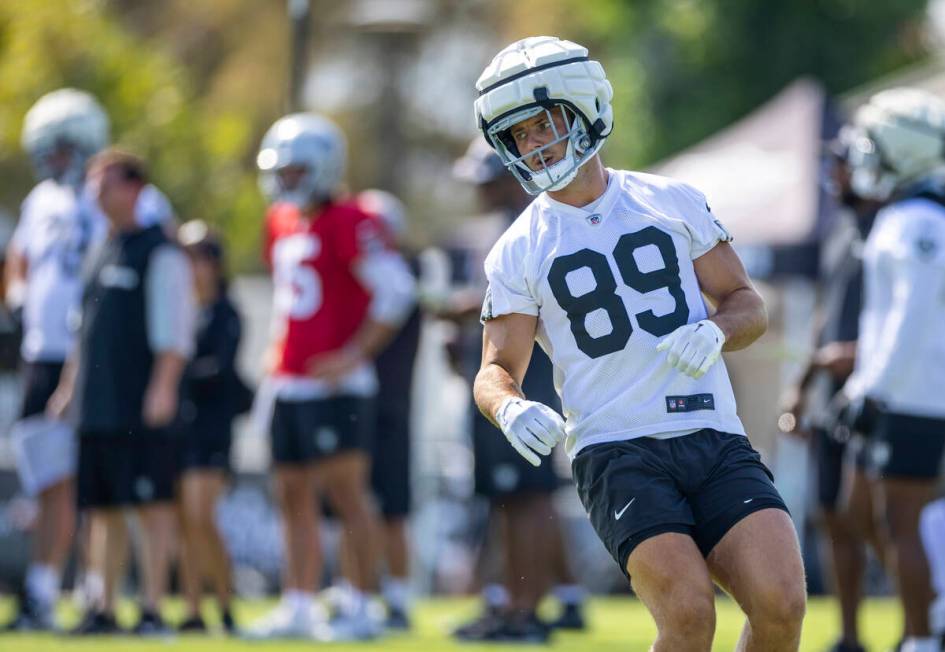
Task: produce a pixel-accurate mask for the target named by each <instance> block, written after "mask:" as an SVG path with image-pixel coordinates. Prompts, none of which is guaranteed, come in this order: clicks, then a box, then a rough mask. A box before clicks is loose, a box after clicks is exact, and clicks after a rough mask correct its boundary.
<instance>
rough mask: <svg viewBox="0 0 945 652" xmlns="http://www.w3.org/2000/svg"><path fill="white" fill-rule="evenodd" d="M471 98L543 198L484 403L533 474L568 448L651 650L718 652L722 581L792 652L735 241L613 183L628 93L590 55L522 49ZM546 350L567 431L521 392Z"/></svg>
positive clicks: (776, 645)
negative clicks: (616, 103)
mask: <svg viewBox="0 0 945 652" xmlns="http://www.w3.org/2000/svg"><path fill="white" fill-rule="evenodd" d="M476 87H477V89H478V91H479V97H478V99H477V100H476V102H475V113H476V119H477V122H478V125H479V127H480V129H481V130H482V132H483V134H484V136H485V137H486V140H487V141H488V142H489V144H490V145H492V147H493V148H495V150H496V152H497V153H498V154H499V156H500V157H502V159H503V161H504V163H505V164H506V166H507V167H508V168H509V169H510V170H511V171H512V173H513V174H514V175H515V176H516V177H517V178H518V179H519V181H520V182H521V184H522V186H523V187H524V188H525V189H526V190H527V191H528V192H529V193H531V194H535V195H538V197H537V198H536V199H535V201H534V202H532V204H531V205H530V206H529V207H528V208H526V209H525V211H524V212H523V213H522V214H521V216H519V218H518V219H517V220H516V221H515V222H514V223H513V224H512V226H511V227H510V228H509V229H508V230H507V231H506V232H505V233H504V234H503V236H502V237H501V238H500V239H499V241H498V242H497V243H496V245H495V247H494V248H493V249H492V251H491V252H490V254H489V256H488V257H487V259H486V263H485V270H486V275H487V277H488V280H489V290H488V292H487V295H486V299H485V302H484V305H483V309H482V320H483V321H484V323H485V331H484V342H483V355H482V366H481V369H480V371H479V373H478V375H477V377H476V382H475V386H474V395H475V399H476V403H477V405H478V406H479V408H480V410H481V411H482V412H483V414H485V415H486V417H488V418H489V419H491V420H492V421H493V422H494V423H495V424H496V425H497V426H498V427H499V428H501V429H502V432H503V433H504V434H505V436H506V438H507V439H508V441H509V443H510V444H511V445H512V447H513V448H515V450H517V451H518V452H519V453H520V454H521V455H522V456H523V457H525V458H526V459H527V460H529V461H530V462H531V463H532V464H535V465H538V464H541V457H542V456H545V455H549V454H550V453H551V450H552V448H553V447H554V446H555V445H556V444H558V443H560V442H564V445H565V450H566V451H567V453H568V455H569V456H570V458H571V460H572V471H573V474H574V478H575V481H576V484H577V490H578V494H579V495H580V498H581V501H582V503H583V504H584V507H585V509H586V510H587V512H588V515H589V516H590V520H591V523H592V524H593V526H594V528H595V529H596V531H597V533H598V535H599V536H600V539H601V540H602V541H603V542H604V544H605V546H606V547H607V549H608V550H609V551H610V553H611V554H612V555H613V557H614V559H615V560H616V561H617V563H618V565H619V566H620V568H621V569H622V570H623V571H624V572H625V573H626V575H627V577H628V578H629V579H630V582H631V584H632V586H633V589H634V591H635V592H636V594H637V596H639V597H640V599H641V600H643V602H644V604H645V605H646V606H647V608H648V609H649V611H650V613H651V614H652V616H653V618H654V620H655V621H656V626H657V638H656V641H655V643H654V645H653V648H652V649H653V650H655V651H656V652H661V651H664V650H672V651H674V652H678V651H680V650H709V649H711V647H712V638H713V635H714V630H715V591H714V586H713V582H715V583H717V584H718V585H720V586H721V587H722V588H724V589H725V590H726V591H727V592H729V593H730V594H731V595H732V596H733V597H734V598H735V600H736V601H737V603H738V604H739V605H740V606H741V607H742V609H743V610H744V611H745V613H746V615H747V617H748V622H747V624H746V626H745V629H744V632H743V635H742V639H741V642H740V643H739V649H741V650H755V651H762V650H764V651H765V652H779V651H782V650H797V649H798V646H799V642H800V634H801V624H802V621H803V617H804V611H805V607H806V592H805V582H804V568H803V564H802V562H801V556H800V549H799V546H798V542H797V536H796V533H795V531H794V527H793V525H792V522H791V519H790V516H789V515H788V513H787V509H786V508H785V505H784V502H783V500H782V499H781V497H780V496H779V494H778V492H777V490H776V489H775V487H774V484H773V482H772V477H771V474H770V472H769V471H768V469H767V468H766V467H765V466H764V464H763V463H762V462H761V458H760V456H759V454H758V453H757V452H756V451H755V450H754V449H753V448H752V446H751V444H750V443H749V441H748V438H747V437H746V435H745V429H744V427H743V426H742V423H741V421H740V419H739V418H738V415H737V414H736V407H735V398H734V393H733V391H732V386H731V382H730V380H729V377H728V373H727V371H726V368H725V364H724V362H722V361H721V360H720V354H721V352H722V350H723V349H724V350H728V351H734V350H738V349H742V348H745V347H746V346H748V345H749V344H751V342H753V341H754V340H755V339H757V338H758V337H759V336H760V335H761V334H762V333H763V332H764V331H765V329H766V327H767V315H766V311H765V307H764V303H763V301H762V299H761V297H760V296H759V295H758V293H757V292H756V291H755V290H754V288H753V287H752V284H751V281H750V280H749V278H748V276H747V274H746V273H745V270H744V268H743V266H742V264H741V262H740V260H739V259H738V256H737V255H736V254H735V252H734V250H733V249H732V247H731V245H730V244H729V241H730V240H731V237H730V236H729V234H728V232H727V231H726V230H725V228H724V227H723V226H722V225H721V223H720V222H719V220H718V219H717V218H715V217H714V215H713V214H712V213H711V212H710V210H709V207H708V205H707V204H706V200H705V197H704V196H703V195H702V194H701V193H700V192H698V191H697V190H695V189H694V188H692V187H690V186H687V185H685V184H683V183H680V182H676V181H673V180H671V179H667V178H663V177H658V176H654V175H649V174H642V173H636V172H627V171H622V170H614V169H609V168H606V167H604V165H603V162H602V161H601V158H600V156H599V154H598V153H599V151H600V148H601V146H602V145H603V144H604V142H605V141H606V139H607V137H608V136H609V135H610V134H611V131H612V129H613V127H614V116H613V108H612V105H611V100H612V96H613V90H612V88H611V85H610V83H609V82H608V81H607V77H606V75H605V73H604V69H603V67H602V66H601V65H600V64H599V63H598V62H596V61H593V60H591V59H589V58H588V51H587V49H586V48H584V47H582V46H580V45H577V44H575V43H572V42H570V41H565V40H561V39H558V38H554V37H545V36H541V37H531V38H526V39H523V40H521V41H517V42H515V43H513V44H511V45H509V46H508V47H506V48H505V49H503V50H502V51H501V52H499V53H498V54H497V55H496V56H495V58H494V59H493V60H492V62H491V63H490V64H489V65H488V66H487V67H486V69H485V71H484V72H483V73H482V75H481V76H480V77H479V80H478V81H477V83H476ZM703 295H704V296H706V297H708V299H709V300H710V302H711V303H712V304H713V308H714V312H713V313H712V315H711V317H710V316H709V310H708V308H707V306H706V304H705V303H704V301H703ZM535 339H537V340H538V342H539V344H540V345H541V346H542V348H543V349H544V350H545V351H546V352H547V353H548V355H549V357H550V358H551V361H552V363H553V365H554V370H555V386H556V389H557V390H558V393H559V395H560V397H561V402H562V408H563V412H564V415H565V416H564V417H562V416H561V415H560V414H558V413H557V412H555V411H554V410H552V409H551V408H550V407H548V406H546V405H544V404H541V403H537V402H533V401H530V400H528V397H527V396H525V395H524V394H523V392H522V390H521V383H522V379H523V377H524V375H525V370H526V369H527V367H528V363H529V358H530V355H531V350H532V342H533V340H535ZM536 545H542V542H536Z"/></svg>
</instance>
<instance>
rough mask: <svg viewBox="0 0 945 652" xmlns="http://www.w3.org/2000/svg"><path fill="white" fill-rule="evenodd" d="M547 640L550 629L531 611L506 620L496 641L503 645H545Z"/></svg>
mask: <svg viewBox="0 0 945 652" xmlns="http://www.w3.org/2000/svg"><path fill="white" fill-rule="evenodd" d="M549 638H551V627H549V626H548V624H547V623H545V622H542V621H541V620H539V619H538V616H537V615H535V612H534V611H532V612H529V613H524V614H518V615H514V616H510V617H508V618H506V619H505V624H504V625H503V626H502V629H501V630H500V632H499V637H498V639H497V640H500V641H502V642H505V643H547V642H548V639H549Z"/></svg>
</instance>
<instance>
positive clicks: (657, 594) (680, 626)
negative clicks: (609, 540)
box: [626, 532, 715, 652]
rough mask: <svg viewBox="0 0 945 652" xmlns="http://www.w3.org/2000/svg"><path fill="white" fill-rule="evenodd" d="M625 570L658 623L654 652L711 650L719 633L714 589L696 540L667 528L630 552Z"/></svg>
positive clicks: (635, 590)
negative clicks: (715, 636) (716, 625)
mask: <svg viewBox="0 0 945 652" xmlns="http://www.w3.org/2000/svg"><path fill="white" fill-rule="evenodd" d="M626 572H627V573H628V574H629V576H630V584H631V586H633V591H634V593H636V595H637V597H639V598H640V600H642V601H643V604H645V605H646V608H647V609H648V610H649V612H650V614H651V615H652V616H653V620H654V622H655V623H656V630H657V638H656V641H655V642H654V643H653V647H652V648H650V649H651V652H690V651H691V652H708V651H709V650H711V649H712V638H713V636H714V635H715V589H714V587H713V586H712V579H711V577H710V576H709V571H708V568H707V567H706V563H705V559H703V557H702V553H701V552H700V551H699V548H698V547H697V546H696V544H695V542H694V541H693V540H692V538H691V537H690V536H689V535H687V534H682V533H678V532H664V533H662V534H658V535H656V536H653V537H649V538H646V539H644V540H643V541H642V542H641V543H640V544H639V545H637V546H636V547H635V548H634V549H633V551H632V552H631V553H630V556H629V558H628V559H627V566H626Z"/></svg>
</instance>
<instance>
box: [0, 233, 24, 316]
mask: <svg viewBox="0 0 945 652" xmlns="http://www.w3.org/2000/svg"><path fill="white" fill-rule="evenodd" d="M26 272H27V261H26V256H24V255H23V254H22V252H20V250H19V249H17V248H16V247H14V246H12V245H11V246H9V247H7V259H6V263H5V264H4V267H3V286H4V290H5V292H6V296H5V297H4V299H5V300H6V303H7V306H9V307H10V308H11V309H13V310H15V309H17V308H19V307H20V306H22V305H23V299H24V298H25V294H26Z"/></svg>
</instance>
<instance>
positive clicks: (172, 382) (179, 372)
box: [151, 351, 187, 389]
mask: <svg viewBox="0 0 945 652" xmlns="http://www.w3.org/2000/svg"><path fill="white" fill-rule="evenodd" d="M186 366H187V358H186V357H184V356H183V355H181V354H180V353H177V352H175V351H162V352H159V353H156V354H155V356H154V364H153V365H152V367H151V385H153V386H161V387H165V388H174V389H176V388H177V387H178V385H179V384H180V379H181V377H182V376H183V374H184V368H185V367H186Z"/></svg>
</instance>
